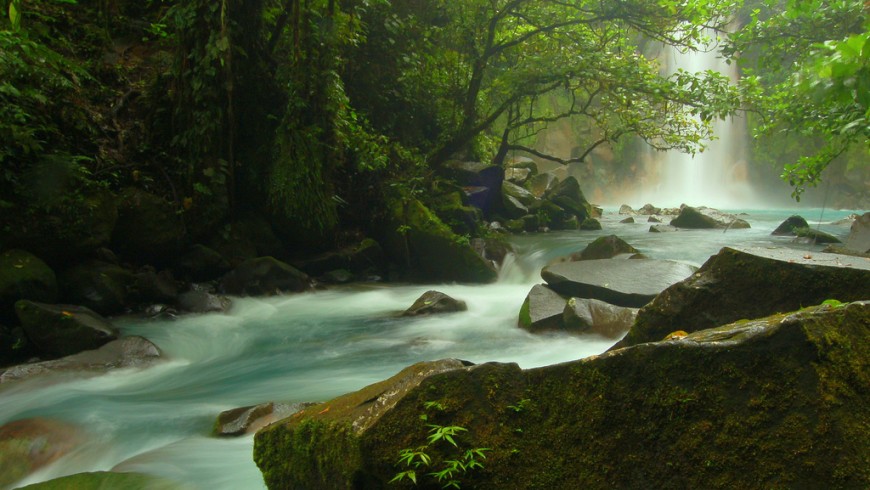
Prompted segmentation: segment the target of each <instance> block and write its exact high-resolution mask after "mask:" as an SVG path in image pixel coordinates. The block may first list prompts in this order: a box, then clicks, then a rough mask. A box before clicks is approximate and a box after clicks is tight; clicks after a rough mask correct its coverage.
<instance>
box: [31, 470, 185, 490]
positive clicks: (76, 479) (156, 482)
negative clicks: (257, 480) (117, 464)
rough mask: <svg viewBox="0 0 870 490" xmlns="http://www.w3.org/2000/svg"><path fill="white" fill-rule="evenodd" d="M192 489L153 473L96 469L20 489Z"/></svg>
mask: <svg viewBox="0 0 870 490" xmlns="http://www.w3.org/2000/svg"><path fill="white" fill-rule="evenodd" d="M25 489H26V490H110V489H124V490H193V488H191V487H190V486H188V485H183V484H181V483H177V482H174V481H171V480H167V479H164V478H160V477H157V476H154V475H146V474H144V473H131V472H126V471H125V472H118V473H116V472H110V471H97V472H92V473H76V474H74V475H69V476H63V477H60V478H55V479H53V480H48V481H44V482H41V483H34V484H32V485H27V486H26V487H21V490H25Z"/></svg>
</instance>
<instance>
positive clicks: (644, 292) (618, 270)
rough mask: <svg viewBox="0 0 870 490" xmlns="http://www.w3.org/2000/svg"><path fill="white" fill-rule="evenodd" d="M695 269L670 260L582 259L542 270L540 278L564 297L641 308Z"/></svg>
mask: <svg viewBox="0 0 870 490" xmlns="http://www.w3.org/2000/svg"><path fill="white" fill-rule="evenodd" d="M693 272H695V267H693V266H691V265H688V264H683V263H681V262H675V261H672V260H611V259H602V260H584V261H580V262H566V263H561V264H554V265H551V266H549V267H545V268H544V270H542V271H541V277H543V278H544V280H545V281H547V285H548V286H549V287H550V288H551V289H552V290H554V291H556V292H557V293H559V294H561V295H563V296H572V297H577V298H591V299H598V300H601V301H605V302H607V303H610V304H612V305H616V306H626V307H629V308H640V307H641V306H644V305H645V304H647V303H649V302H650V301H652V300H653V298H655V297H656V296H657V295H658V294H659V293H661V292H662V291H664V290H665V289H667V288H668V287H669V286H671V285H672V284H674V283H677V282H679V281H682V280H683V279H685V278H687V277H689V276H691V275H692V273H693Z"/></svg>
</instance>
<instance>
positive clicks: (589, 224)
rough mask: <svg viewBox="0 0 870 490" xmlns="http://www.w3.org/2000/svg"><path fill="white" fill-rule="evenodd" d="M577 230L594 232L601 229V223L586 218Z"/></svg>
mask: <svg viewBox="0 0 870 490" xmlns="http://www.w3.org/2000/svg"><path fill="white" fill-rule="evenodd" d="M578 228H579V229H581V230H584V231H595V230H600V229H601V222H600V221H598V220H597V219H595V218H586V219H584V220H583V221H582V222H581V223H580V226H578Z"/></svg>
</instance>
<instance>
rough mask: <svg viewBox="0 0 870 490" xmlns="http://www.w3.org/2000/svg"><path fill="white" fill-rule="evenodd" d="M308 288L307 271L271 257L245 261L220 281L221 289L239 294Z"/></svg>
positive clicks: (297, 290)
mask: <svg viewBox="0 0 870 490" xmlns="http://www.w3.org/2000/svg"><path fill="white" fill-rule="evenodd" d="M310 287H311V280H310V278H309V277H308V274H305V273H304V272H302V271H300V270H299V269H296V268H295V267H293V266H291V265H290V264H287V263H284V262H281V261H280V260H278V259H276V258H274V257H257V258H255V259H249V260H246V261H244V262H242V263H241V264H239V266H238V267H236V268H235V269H233V270H232V271H230V272H228V273H227V274H226V275H225V276H224V277H223V278H221V282H220V288H221V291H223V292H224V293H226V294H234V295H240V296H263V295H271V294H278V293H282V292H301V291H305V290H306V289H308V288H310Z"/></svg>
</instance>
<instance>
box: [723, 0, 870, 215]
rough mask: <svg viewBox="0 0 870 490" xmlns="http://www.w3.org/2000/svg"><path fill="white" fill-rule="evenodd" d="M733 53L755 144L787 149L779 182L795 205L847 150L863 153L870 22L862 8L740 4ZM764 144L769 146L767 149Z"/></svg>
mask: <svg viewBox="0 0 870 490" xmlns="http://www.w3.org/2000/svg"><path fill="white" fill-rule="evenodd" d="M744 15H745V16H746V17H747V24H746V26H745V27H744V28H743V29H741V30H740V31H739V32H737V33H735V34H734V35H733V36H732V40H731V45H730V46H729V47H728V49H727V50H726V52H727V53H730V54H733V53H740V55H741V60H742V63H743V64H744V73H745V74H746V76H745V77H744V79H743V81H742V91H743V94H744V97H745V99H746V100H747V101H748V102H749V105H750V107H751V109H752V110H753V111H755V112H756V113H757V114H758V116H757V117H756V118H755V119H754V121H755V130H756V137H757V138H759V140H760V141H761V144H762V145H765V144H766V145H768V146H775V147H776V148H783V147H786V146H790V147H792V149H793V151H792V155H791V157H792V160H791V161H790V162H787V163H786V164H785V165H784V172H783V174H782V177H783V179H784V180H786V181H788V182H789V183H790V184H791V185H792V186H793V187H794V192H793V196H794V197H795V198H796V199H798V200H799V199H800V195H801V194H802V193H803V191H804V190H805V188H806V187H807V186H812V185H815V184H816V183H817V182H818V181H819V179H820V177H821V175H822V172H823V171H824V170H825V168H827V167H828V165H829V164H830V163H831V162H832V161H833V160H835V159H836V158H838V157H840V156H841V155H843V154H845V153H847V152H849V151H850V150H851V149H853V148H863V151H862V152H861V153H863V155H859V156H857V158H858V159H859V160H863V159H866V155H867V152H868V150H870V95H868V94H870V81H868V80H870V64H868V59H870V21H868V16H867V10H866V8H865V7H864V4H863V2H861V1H858V0H847V1H842V2H828V1H822V0H812V1H794V0H790V1H786V2H773V1H768V0H765V1H761V2H752V3H748V7H747V11H746V12H745V13H744ZM770 142H776V144H775V145H770Z"/></svg>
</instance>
